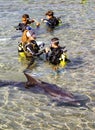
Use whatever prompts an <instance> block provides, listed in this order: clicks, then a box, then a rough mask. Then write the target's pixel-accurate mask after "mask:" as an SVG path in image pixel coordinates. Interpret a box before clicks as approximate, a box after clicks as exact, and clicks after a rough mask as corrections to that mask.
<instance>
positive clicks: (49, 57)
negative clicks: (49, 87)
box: [46, 46, 65, 65]
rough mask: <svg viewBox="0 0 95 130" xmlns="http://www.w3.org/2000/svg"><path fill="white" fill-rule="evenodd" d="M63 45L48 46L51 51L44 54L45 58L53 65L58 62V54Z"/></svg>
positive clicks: (61, 50) (61, 51) (59, 54)
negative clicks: (56, 46)
mask: <svg viewBox="0 0 95 130" xmlns="http://www.w3.org/2000/svg"><path fill="white" fill-rule="evenodd" d="M64 48H65V47H63V48H62V47H60V46H59V47H58V48H50V49H51V53H50V54H47V55H46V58H47V60H48V61H49V62H50V63H52V64H53V65H58V64H59V63H60V56H61V54H62V53H63V49H64Z"/></svg>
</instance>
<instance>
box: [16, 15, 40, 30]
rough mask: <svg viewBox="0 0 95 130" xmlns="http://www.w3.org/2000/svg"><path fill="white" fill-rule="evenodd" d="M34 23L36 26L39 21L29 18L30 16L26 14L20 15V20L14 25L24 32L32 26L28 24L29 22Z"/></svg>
mask: <svg viewBox="0 0 95 130" xmlns="http://www.w3.org/2000/svg"><path fill="white" fill-rule="evenodd" d="M34 22H35V23H36V27H39V26H40V23H39V22H38V21H36V20H35V19H32V20H30V17H29V15H28V14H24V15H22V22H21V23H19V24H18V26H16V27H15V28H16V30H21V31H22V32H24V31H25V30H26V29H28V30H31V29H32V28H31V27H30V26H29V25H30V24H31V23H34Z"/></svg>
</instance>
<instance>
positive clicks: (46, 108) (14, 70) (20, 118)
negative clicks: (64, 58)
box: [0, 0, 95, 130]
mask: <svg viewBox="0 0 95 130" xmlns="http://www.w3.org/2000/svg"><path fill="white" fill-rule="evenodd" d="M49 9H52V10H54V12H55V16H61V19H62V21H63V26H62V27H59V28H57V29H56V30H54V32H53V33H49V32H46V30H45V27H44V25H43V24H41V27H40V29H39V30H38V32H37V33H38V38H37V41H43V42H45V44H46V46H48V45H49V43H50V39H51V38H53V37H59V39H60V44H61V45H62V46H66V49H67V50H68V51H67V54H68V57H69V58H70V60H71V62H70V63H69V64H68V65H67V66H66V67H65V68H63V69H62V68H60V70H59V71H58V72H55V71H54V70H53V69H52V66H51V65H50V64H48V63H46V62H44V61H43V60H37V61H36V62H35V64H34V65H33V66H31V68H30V70H28V71H29V73H31V75H33V76H35V77H36V78H38V79H41V80H42V81H45V82H49V83H53V84H56V85H58V86H59V87H61V88H63V89H65V90H67V91H70V92H73V93H76V94H79V95H84V96H83V97H81V98H83V99H84V100H87V99H86V98H87V97H89V99H90V101H87V104H86V105H87V106H82V107H71V106H65V105H64V104H57V103H56V98H55V97H52V96H50V95H49V94H47V93H46V92H44V90H42V89H41V88H38V87H36V88H31V89H25V88H24V85H23V84H22V85H21V86H19V87H18V86H17V85H16V84H15V85H14V86H13V85H12V86H11V85H7V86H6V87H3V86H2V85H1V86H0V130H17V129H18V130H94V129H95V60H94V59H95V58H94V57H95V1H94V0H92V1H89V0H87V2H86V3H84V4H81V0H80V1H79V0H76V1H75V0H64V1H62V0H59V1H58V0H55V1H51V0H48V1H46V0H32V1H31V0H13V1H11V0H4V1H3V0H0V45H1V47H0V48H1V50H0V81H1V80H9V81H18V82H19V81H24V82H26V78H25V76H24V74H23V70H25V69H26V67H27V64H28V62H29V61H26V60H25V59H24V58H22V59H21V58H20V57H19V56H18V51H17V47H18V42H20V40H21V32H20V31H17V30H15V26H16V25H18V23H19V22H21V16H22V14H24V13H28V14H29V15H30V17H31V18H35V19H37V20H38V21H40V20H41V18H45V15H44V14H45V12H46V11H47V10H49ZM86 96H87V97H86Z"/></svg>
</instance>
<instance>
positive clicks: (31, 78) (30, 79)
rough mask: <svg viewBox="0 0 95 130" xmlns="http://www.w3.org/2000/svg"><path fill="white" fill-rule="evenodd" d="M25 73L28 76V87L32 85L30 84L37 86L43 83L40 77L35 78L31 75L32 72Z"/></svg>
mask: <svg viewBox="0 0 95 130" xmlns="http://www.w3.org/2000/svg"><path fill="white" fill-rule="evenodd" d="M24 75H25V76H26V78H27V82H26V87H30V86H35V85H39V84H41V81H40V80H38V79H35V78H34V77H33V76H31V75H30V74H28V73H26V72H24Z"/></svg>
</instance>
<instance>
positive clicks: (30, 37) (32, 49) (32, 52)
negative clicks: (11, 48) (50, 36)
mask: <svg viewBox="0 0 95 130" xmlns="http://www.w3.org/2000/svg"><path fill="white" fill-rule="evenodd" d="M21 41H22V42H21V43H20V44H19V45H18V52H19V53H20V52H24V53H25V55H26V57H30V58H31V61H32V62H34V59H35V57H39V56H40V55H41V54H43V53H44V49H42V50H40V45H38V44H37V42H36V34H35V32H33V31H32V30H25V31H24V32H23V34H22V39H21ZM43 46H44V44H43Z"/></svg>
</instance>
